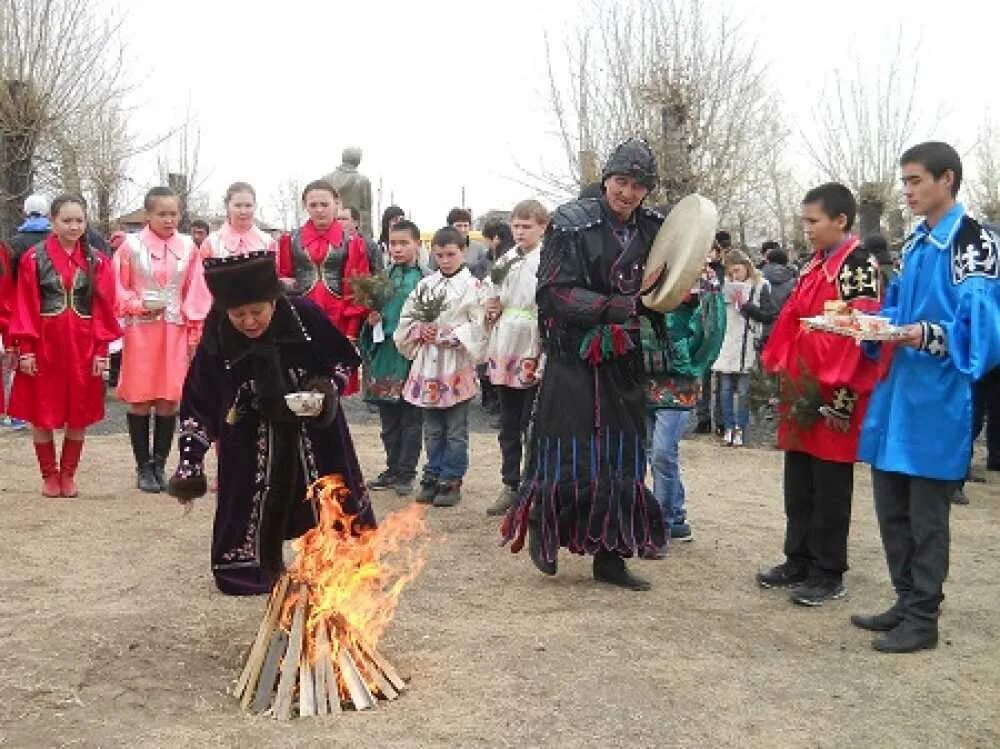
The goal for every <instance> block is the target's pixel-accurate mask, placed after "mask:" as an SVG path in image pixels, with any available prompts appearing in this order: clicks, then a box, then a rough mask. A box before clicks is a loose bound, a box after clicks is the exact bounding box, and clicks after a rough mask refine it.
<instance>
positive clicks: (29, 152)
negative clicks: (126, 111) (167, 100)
mask: <svg viewBox="0 0 1000 749" xmlns="http://www.w3.org/2000/svg"><path fill="white" fill-rule="evenodd" d="M118 29H119V21H118V20H117V19H116V18H115V17H113V16H110V17H106V18H105V19H104V20H101V21H98V20H97V18H96V16H95V14H94V13H93V12H92V6H91V5H90V4H89V3H88V2H86V0H30V1H29V2H24V1H23V0H0V236H7V235H9V234H10V233H11V232H12V231H13V227H14V226H15V225H16V222H17V220H18V208H19V205H20V203H21V201H22V200H23V199H24V197H25V196H26V195H27V193H28V192H29V191H30V189H31V186H32V180H33V179H34V176H35V173H36V170H37V166H38V165H37V164H36V156H37V154H38V149H39V146H40V144H41V143H43V141H44V140H45V139H46V138H50V139H51V140H52V142H53V143H57V144H58V141H59V134H60V133H61V134H63V135H65V133H66V132H68V127H69V125H70V124H71V123H72V122H74V121H75V122H79V121H81V119H82V117H84V116H85V115H86V113H87V112H90V111H93V110H94V109H96V108H98V107H99V106H100V105H102V104H103V103H105V102H107V101H109V100H111V99H114V98H116V97H117V96H119V95H120V93H121V83H120V81H121V73H122V55H121V53H120V50H119V46H118V44H117V43H116V39H117V32H118ZM55 150H56V151H58V148H56V149H55ZM64 159H65V163H64V164H62V165H61V168H63V169H65V170H66V173H67V174H68V175H70V176H71V177H74V178H75V176H76V175H78V174H79V153H78V151H76V150H74V149H71V148H69V149H66V150H65V151H64Z"/></svg>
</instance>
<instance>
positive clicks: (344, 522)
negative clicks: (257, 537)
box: [282, 474, 427, 661]
mask: <svg viewBox="0 0 1000 749" xmlns="http://www.w3.org/2000/svg"><path fill="white" fill-rule="evenodd" d="M349 494H350V490H349V489H348V488H347V486H346V484H345V483H344V480H343V477H341V476H340V475H337V474H334V475H331V476H326V477H324V478H321V479H319V480H318V481H316V482H315V483H314V484H313V485H312V486H310V487H309V492H308V493H307V497H308V498H310V499H312V500H313V501H315V502H316V505H317V507H318V510H319V524H318V525H317V526H316V527H315V528H312V529H310V530H309V531H307V532H306V533H305V534H303V535H302V537H301V538H298V539H296V540H295V541H293V542H292V548H293V549H294V550H295V551H296V557H295V561H294V562H293V563H292V565H291V566H290V567H289V569H288V574H289V576H290V577H291V580H292V583H293V585H291V586H290V589H291V590H297V589H298V587H299V585H300V584H302V583H305V584H306V587H307V590H308V591H309V592H308V596H309V598H308V600H307V602H306V611H307V612H308V613H307V618H306V623H305V636H304V639H305V644H306V654H307V655H308V657H309V659H310V661H314V660H315V657H316V635H317V628H318V627H319V624H320V622H325V623H326V629H327V632H328V633H329V638H330V641H331V647H332V652H333V656H334V657H335V656H336V653H337V650H338V646H339V644H340V643H343V644H346V645H348V646H351V647H357V646H363V647H365V648H366V649H368V650H374V648H375V646H376V645H377V644H378V641H379V640H380V639H381V637H382V635H383V634H384V633H385V630H386V628H387V627H388V626H389V623H390V622H391V621H392V618H393V615H394V614H395V612H396V607H397V606H398V604H399V596H400V594H401V593H402V591H403V588H405V587H406V585H407V584H409V583H410V582H411V581H412V580H413V579H414V578H415V577H416V576H417V575H418V574H420V571H421V570H422V569H423V566H424V563H425V561H426V537H425V533H426V527H425V523H424V519H425V515H426V513H427V508H426V507H424V506H422V505H418V504H412V505H410V506H409V507H407V508H406V509H404V510H401V511H399V512H393V513H390V514H389V515H387V516H386V517H385V518H384V519H383V520H382V522H381V523H380V524H379V526H378V528H362V529H357V528H353V526H354V520H355V517H354V516H353V515H351V514H349V513H347V512H345V511H344V508H343V500H344V499H345V498H346V497H347V496H348V495H349ZM352 528H353V531H352ZM421 537H424V539H423V542H422V543H418V544H416V545H414V544H413V543H412V542H413V541H414V540H416V539H418V538H421ZM297 598H298V595H297V594H294V595H290V596H289V597H288V599H287V600H286V601H285V606H284V610H283V612H282V624H283V626H284V627H285V628H286V629H287V628H288V626H289V622H290V621H291V616H292V612H293V610H294V607H295V604H296V602H297Z"/></svg>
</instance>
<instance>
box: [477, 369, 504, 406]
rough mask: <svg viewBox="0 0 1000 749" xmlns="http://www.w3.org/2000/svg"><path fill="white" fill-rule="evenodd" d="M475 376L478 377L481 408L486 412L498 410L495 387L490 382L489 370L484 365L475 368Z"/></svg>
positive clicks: (497, 396) (498, 403)
mask: <svg viewBox="0 0 1000 749" xmlns="http://www.w3.org/2000/svg"><path fill="white" fill-rule="evenodd" d="M476 375H478V377H479V389H480V391H481V392H482V406H483V408H484V409H486V410H487V411H495V410H497V409H498V408H500V401H499V395H498V393H497V386H496V385H494V384H493V382H492V381H491V380H490V375H489V369H488V368H487V365H485V364H479V365H477V366H476Z"/></svg>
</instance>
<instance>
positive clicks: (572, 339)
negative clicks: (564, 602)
mask: <svg viewBox="0 0 1000 749" xmlns="http://www.w3.org/2000/svg"><path fill="white" fill-rule="evenodd" d="M662 221H663V217H662V216H660V215H659V214H657V213H655V212H653V211H650V210H647V209H645V208H641V207H640V208H639V209H637V210H636V211H635V213H634V214H633V216H632V218H631V219H630V221H629V222H628V223H626V224H624V225H621V224H619V223H618V222H617V220H616V219H614V218H613V217H612V215H611V213H610V211H609V209H608V206H607V203H605V201H604V200H603V199H600V200H598V199H589V200H588V199H585V200H577V201H573V202H571V203H567V204H566V205H563V206H561V207H560V208H558V209H557V210H556V211H555V213H553V215H552V221H551V223H550V225H549V228H548V229H547V231H546V235H545V241H544V243H543V245H542V256H541V259H540V264H539V268H538V291H537V296H536V298H537V300H538V308H539V323H540V325H541V327H542V331H541V332H542V337H543V350H544V352H545V355H546V357H547V358H546V365H545V372H544V376H543V379H542V384H541V390H540V391H539V395H538V402H537V405H536V409H535V415H534V419H533V422H532V437H531V440H530V443H529V444H530V447H529V451H530V452H529V458H528V468H527V471H526V473H525V475H526V478H525V480H524V482H523V484H522V487H521V490H520V497H519V501H518V502H517V504H515V506H514V507H513V508H512V509H511V510H510V512H509V514H508V516H507V518H506V521H505V522H504V528H503V534H504V537H505V538H506V539H507V540H512V539H513V540H514V543H513V544H512V547H511V549H512V551H518V550H520V548H521V546H522V543H523V539H524V535H525V532H526V529H527V524H528V520H529V517H530V518H531V519H532V520H533V521H535V522H537V523H538V524H539V528H540V533H541V541H542V551H543V554H544V555H545V557H546V558H547V559H549V560H553V559H555V556H556V553H557V550H558V548H559V547H560V546H564V547H566V548H567V549H569V550H570V551H571V552H574V553H578V554H593V553H595V552H597V551H598V550H600V549H607V550H609V551H612V552H615V553H617V554H619V555H621V556H625V557H628V556H632V555H633V554H635V553H637V552H638V551H640V550H642V549H644V548H650V547H658V546H662V545H663V544H664V543H665V542H666V537H665V534H664V526H663V517H662V514H661V511H660V508H659V505H658V504H657V503H656V500H655V498H654V497H653V496H652V494H651V492H650V491H649V490H648V489H647V488H646V487H645V475H646V452H645V446H644V445H645V439H646V418H647V417H646V402H645V383H646V375H645V374H644V370H643V362H642V350H641V338H640V333H639V320H638V318H637V317H636V311H637V295H638V292H639V289H640V284H641V281H642V276H643V268H644V265H645V262H646V256H647V255H648V254H649V248H650V245H651V243H652V241H653V237H654V236H655V235H656V232H657V231H658V229H659V226H660V224H661V223H662ZM659 317H660V318H662V315H659Z"/></svg>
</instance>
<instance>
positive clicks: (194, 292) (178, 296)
mask: <svg viewBox="0 0 1000 749" xmlns="http://www.w3.org/2000/svg"><path fill="white" fill-rule="evenodd" d="M117 262H118V274H117V280H118V314H119V315H120V316H121V317H123V318H124V323H125V341H124V346H123V347H122V369H121V379H120V380H119V383H118V397H119V398H121V399H122V400H123V401H125V402H126V403H144V402H146V401H154V400H167V401H179V400H180V398H181V387H182V386H183V384H184V377H185V376H186V374H187V369H188V344H189V341H191V342H196V341H197V340H198V336H199V333H200V329H201V323H202V321H203V320H204V319H205V316H206V315H207V314H208V310H209V308H210V307H211V306H212V300H211V297H210V296H208V291H207V289H206V287H205V286H204V284H199V283H196V282H195V278H196V273H197V271H198V266H199V264H200V262H201V256H200V255H199V253H198V248H197V247H195V244H194V241H193V240H192V239H191V237H189V236H187V235H186V234H174V235H173V236H171V237H166V238H164V237H160V236H158V235H157V234H155V233H154V232H153V231H152V230H151V229H150V228H149V227H148V226H147V227H144V228H143V229H142V231H140V232H139V233H138V234H129V235H128V236H127V237H126V239H125V241H124V242H123V243H122V245H121V247H120V248H119V249H118V255H117ZM144 299H146V300H147V303H148V302H149V301H150V300H152V301H153V302H154V303H156V304H157V306H159V305H162V309H158V310H156V311H155V312H153V314H143V313H144V312H145V311H146V309H147V308H146V307H145V306H144V305H143V300H144Z"/></svg>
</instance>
